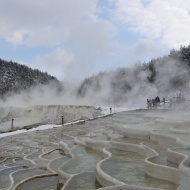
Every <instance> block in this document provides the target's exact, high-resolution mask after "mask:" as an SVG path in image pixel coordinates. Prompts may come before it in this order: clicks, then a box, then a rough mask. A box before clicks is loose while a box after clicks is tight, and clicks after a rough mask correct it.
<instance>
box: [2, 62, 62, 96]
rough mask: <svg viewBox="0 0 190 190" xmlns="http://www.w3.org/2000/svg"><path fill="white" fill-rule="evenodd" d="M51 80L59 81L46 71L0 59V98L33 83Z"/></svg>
mask: <svg viewBox="0 0 190 190" xmlns="http://www.w3.org/2000/svg"><path fill="white" fill-rule="evenodd" d="M52 82H53V83H56V84H58V83H59V81H58V80H57V79H56V78H55V77H53V76H51V75H49V74H48V73H44V72H41V71H39V70H37V69H31V68H29V67H27V66H26V65H21V64H18V63H15V62H12V61H10V62H8V61H5V60H2V59H0V98H3V97H5V96H7V95H9V94H11V93H18V92H19V91H21V90H27V89H29V88H31V87H32V86H35V85H39V84H49V83H52Z"/></svg>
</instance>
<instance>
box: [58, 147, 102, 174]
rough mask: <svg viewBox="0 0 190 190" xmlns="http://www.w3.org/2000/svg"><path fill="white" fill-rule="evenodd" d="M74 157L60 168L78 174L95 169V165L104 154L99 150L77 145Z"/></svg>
mask: <svg viewBox="0 0 190 190" xmlns="http://www.w3.org/2000/svg"><path fill="white" fill-rule="evenodd" d="M73 154H74V155H75V157H74V159H72V160H71V161H69V162H67V164H66V165H64V166H62V167H60V169H61V170H62V171H64V172H66V173H69V174H76V173H80V172H84V171H95V166H96V164H97V162H98V161H100V160H101V159H102V154H101V152H100V151H98V150H93V149H90V148H85V147H83V146H77V147H76V148H75V149H74V150H73Z"/></svg>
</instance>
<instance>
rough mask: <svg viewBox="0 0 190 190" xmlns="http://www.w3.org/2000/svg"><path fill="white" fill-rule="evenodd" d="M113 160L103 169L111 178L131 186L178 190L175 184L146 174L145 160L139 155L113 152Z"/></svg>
mask: <svg viewBox="0 0 190 190" xmlns="http://www.w3.org/2000/svg"><path fill="white" fill-rule="evenodd" d="M111 153H112V155H113V157H112V158H110V159H108V160H106V161H105V162H103V164H102V169H103V171H105V172H106V173H108V174H109V175H110V176H112V177H114V178H116V179H118V180H120V181H122V182H124V183H127V184H129V185H136V186H143V187H154V188H160V189H166V190H177V187H176V185H175V184H172V183H169V182H167V181H163V180H158V179H155V178H152V177H150V176H148V175H146V174H145V173H144V159H145V156H142V155H140V154H138V153H133V152H122V151H117V150H111Z"/></svg>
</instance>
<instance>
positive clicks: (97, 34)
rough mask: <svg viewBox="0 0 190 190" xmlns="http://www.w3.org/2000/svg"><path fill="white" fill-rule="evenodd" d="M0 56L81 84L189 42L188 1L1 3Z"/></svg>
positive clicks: (31, 0)
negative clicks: (94, 75) (101, 73)
mask: <svg viewBox="0 0 190 190" xmlns="http://www.w3.org/2000/svg"><path fill="white" fill-rule="evenodd" d="M0 26H1V27H0V58H1V59H5V60H8V61H9V60H13V61H16V62H20V63H22V64H26V65H28V66H29V67H32V68H38V69H40V70H42V71H47V72H48V73H49V74H51V75H54V76H56V77H57V78H58V79H60V80H81V79H83V78H85V77H88V76H91V75H93V74H96V73H98V72H100V71H105V70H111V69H114V68H116V67H119V66H120V67H123V66H124V67H130V66H132V65H133V64H135V63H136V62H137V61H139V60H140V61H141V62H144V61H148V60H150V59H151V58H154V57H157V56H162V55H164V54H167V53H168V52H169V50H170V49H172V48H175V49H179V47H180V45H188V44H189V43H190V35H189V34H190V0H1V1H0Z"/></svg>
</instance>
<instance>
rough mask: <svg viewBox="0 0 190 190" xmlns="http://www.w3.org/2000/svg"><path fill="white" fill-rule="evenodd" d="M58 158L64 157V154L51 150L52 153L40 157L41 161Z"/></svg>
mask: <svg viewBox="0 0 190 190" xmlns="http://www.w3.org/2000/svg"><path fill="white" fill-rule="evenodd" d="M60 156H64V152H63V151H62V150H53V151H52V152H50V153H48V154H44V155H43V156H42V158H43V159H48V160H53V159H55V158H58V157H60Z"/></svg>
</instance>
